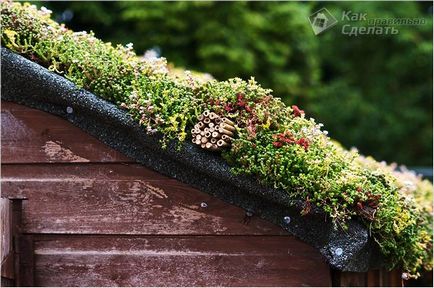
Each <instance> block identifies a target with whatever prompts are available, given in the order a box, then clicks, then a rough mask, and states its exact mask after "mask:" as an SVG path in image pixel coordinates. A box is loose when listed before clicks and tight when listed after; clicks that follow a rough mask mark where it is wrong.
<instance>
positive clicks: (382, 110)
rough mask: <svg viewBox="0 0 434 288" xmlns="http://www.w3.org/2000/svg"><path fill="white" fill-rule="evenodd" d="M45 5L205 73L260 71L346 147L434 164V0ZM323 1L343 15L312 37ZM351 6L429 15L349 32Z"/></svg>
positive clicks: (386, 14) (77, 25)
mask: <svg viewBox="0 0 434 288" xmlns="http://www.w3.org/2000/svg"><path fill="white" fill-rule="evenodd" d="M43 5H49V7H50V9H52V10H53V11H55V15H56V18H57V19H59V20H61V21H63V20H65V21H68V20H69V21H70V22H69V23H68V25H70V26H71V28H73V29H76V30H77V31H81V30H90V29H92V30H94V31H95V33H96V35H97V36H98V37H100V38H102V39H104V40H107V41H112V42H113V43H123V44H127V43H129V42H131V41H132V42H134V45H135V49H136V51H137V52H138V53H143V52H144V51H146V50H148V49H155V50H157V51H159V52H160V53H161V54H162V55H163V56H165V57H167V58H168V59H169V60H170V61H171V62H173V63H175V64H176V65H177V66H183V67H187V68H188V69H194V70H198V71H207V72H209V73H211V74H212V75H213V76H214V77H216V79H219V80H225V79H228V78H231V77H240V78H242V79H245V80H246V79H249V77H250V75H255V78H256V79H257V81H258V82H260V83H261V84H262V85H264V87H270V88H272V89H273V91H274V96H277V97H280V98H282V100H283V101H284V102H285V103H287V104H291V105H292V104H297V105H299V106H301V107H304V108H305V109H306V110H307V111H309V114H310V115H312V116H313V117H314V118H316V119H320V120H321V122H323V123H324V124H325V125H326V126H327V128H328V130H329V131H330V135H332V136H333V137H334V138H335V139H337V140H339V141H340V142H341V143H342V144H344V145H345V146H346V147H351V146H356V147H358V148H359V149H360V151H361V152H362V153H364V154H370V155H374V156H375V158H376V159H381V160H386V161H398V162H399V163H405V164H407V165H426V166H432V146H433V142H432V139H433V135H432V131H433V127H432V117H433V114H432V108H431V107H432V106H433V103H432V87H433V82H432V27H433V26H432V10H431V11H430V10H429V9H430V7H431V9H432V3H431V2H417V1H406V2H397V3H394V5H392V6H391V5H390V3H386V2H384V1H374V2H363V1H344V2H333V3H332V2H327V3H323V2H318V3H315V2H303V3H302V2H288V1H283V2H282V1H280V2H279V1H277V2H276V1H271V2H270V1H268V2H267V1H263V2H230V3H227V2H226V3H219V2H218V1H216V2H194V1H193V2H176V3H168V2H138V1H126V2H125V1H115V2H108V3H107V2H97V1H91V2H86V3H84V2H59V1H54V2H50V3H43ZM323 7H326V8H327V9H328V10H330V12H331V13H332V14H333V15H334V16H335V17H336V18H337V19H338V21H339V22H338V24H337V25H336V26H334V27H332V28H331V29H330V30H328V31H326V32H324V33H322V34H320V35H318V36H314V34H313V32H312V29H311V27H310V24H309V22H308V21H307V18H308V16H309V15H311V14H312V13H313V12H315V11H317V10H319V9H320V8H323ZM344 11H353V12H354V13H367V17H368V18H410V19H421V18H424V19H425V20H426V23H425V24H424V25H408V26H406V25H399V26H396V27H395V28H396V29H398V30H399V34H396V35H359V36H358V37H348V36H347V35H343V34H342V33H341V29H342V26H343V25H345V24H352V25H358V23H355V22H348V21H345V20H342V17H341V16H342V13H343V12H344ZM71 17H72V19H71ZM360 24H362V25H364V24H365V23H364V22H363V21H362V22H360ZM379 131H381V133H379ZM415 131H417V133H416V132H415ZM390 143H394V144H392V145H391V144H390Z"/></svg>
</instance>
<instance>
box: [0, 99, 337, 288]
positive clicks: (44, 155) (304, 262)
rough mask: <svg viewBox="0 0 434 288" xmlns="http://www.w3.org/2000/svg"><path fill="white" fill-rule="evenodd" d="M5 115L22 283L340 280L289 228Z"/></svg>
mask: <svg viewBox="0 0 434 288" xmlns="http://www.w3.org/2000/svg"><path fill="white" fill-rule="evenodd" d="M1 117H2V141H1V147H2V153H1V158H2V183H1V185H2V197H3V198H5V199H10V200H2V201H10V202H13V203H15V204H12V206H13V207H18V208H16V209H15V210H18V209H19V214H20V215H16V216H15V217H16V218H20V219H19V221H18V220H15V221H18V222H19V233H18V234H17V237H16V239H15V241H16V248H17V250H18V251H16V258H17V259H19V261H20V267H19V268H17V269H15V271H16V272H17V275H15V276H14V275H12V276H11V277H14V278H15V283H16V284H19V285H30V286H31V285H36V286H328V285H330V284H331V276H330V275H331V273H330V270H329V267H328V265H327V264H326V263H325V261H324V259H323V258H322V256H321V255H320V253H319V252H318V251H316V250H315V249H313V248H312V247H310V246H309V245H307V244H305V243H303V242H301V241H299V240H297V239H295V238H294V237H292V236H289V235H287V234H286V232H284V231H283V230H282V229H280V228H279V227H277V226H275V225H273V224H270V223H268V222H266V221H263V220H261V219H258V218H257V217H252V219H249V220H250V221H246V213H245V211H243V210H242V209H240V208H237V207H235V206H232V205H229V204H227V203H224V202H222V201H220V200H218V199H216V198H213V197H211V196H209V195H208V194H206V193H203V192H201V191H199V190H197V189H194V188H192V187H190V186H188V185H185V184H183V183H181V182H179V181H176V180H174V179H171V178H168V177H165V176H163V175H161V174H158V173H156V172H154V171H152V170H150V169H147V168H145V167H143V166H141V165H138V164H136V163H134V162H133V161H131V160H130V159H129V158H127V157H125V156H123V155H121V154H120V153H118V152H116V151H114V150H113V149H111V148H109V147H107V146H105V145H103V144H102V143H100V142H99V141H98V140H96V139H95V138H93V137H91V136H89V135H87V134H86V133H84V132H82V131H81V130H80V129H78V128H76V127H74V126H73V125H72V124H70V123H68V122H67V121H65V120H63V119H60V118H58V117H56V116H53V115H50V114H48V113H45V112H42V111H38V110H34V109H29V108H27V107H24V106H21V105H17V104H13V103H8V102H2V109H1ZM2 203H3V202H2ZM8 203H9V202H8ZM8 205H9V204H8ZM2 213H6V212H3V210H2ZM12 214H13V213H12ZM13 215H15V214H13ZM2 225H3V224H2ZM2 227H3V226H2ZM5 229H9V228H5ZM12 230H13V229H12ZM11 233H17V232H11ZM4 249H6V248H4ZM2 260H3V258H2ZM2 276H3V270H2Z"/></svg>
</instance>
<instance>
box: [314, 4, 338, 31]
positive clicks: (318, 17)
mask: <svg viewBox="0 0 434 288" xmlns="http://www.w3.org/2000/svg"><path fill="white" fill-rule="evenodd" d="M309 22H310V25H311V26H312V29H313V33H315V35H318V34H320V33H321V32H323V31H325V30H327V29H329V28H331V27H332V26H334V25H335V24H336V23H338V20H336V18H335V17H334V16H333V15H332V13H330V12H329V10H327V9H326V8H321V9H320V10H318V11H316V12H315V13H313V14H312V15H310V16H309Z"/></svg>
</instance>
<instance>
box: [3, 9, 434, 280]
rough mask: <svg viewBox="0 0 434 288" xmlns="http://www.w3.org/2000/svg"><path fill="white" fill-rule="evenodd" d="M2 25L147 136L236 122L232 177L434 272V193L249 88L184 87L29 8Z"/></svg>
mask: <svg viewBox="0 0 434 288" xmlns="http://www.w3.org/2000/svg"><path fill="white" fill-rule="evenodd" d="M1 17H2V18H1V25H2V28H3V30H2V37H1V42H2V45H3V46H5V47H7V48H9V49H11V50H13V51H15V52H16V53H19V54H21V55H23V56H25V57H27V58H29V59H31V60H32V61H35V62H37V63H40V64H41V65H43V66H45V67H48V68H49V69H50V70H52V71H54V72H56V73H59V74H61V75H63V76H64V77H66V78H67V79H69V80H71V81H72V82H74V83H75V84H76V85H78V86H80V87H83V88H85V89H88V90H90V91H92V92H93V93H95V94H96V95H98V96H100V97H102V98H104V99H106V100H108V101H111V102H113V103H116V104H117V105H119V106H120V107H122V108H123V109H126V111H127V112H128V113H129V114H130V115H132V117H134V119H136V120H137V121H138V123H140V125H142V126H143V127H144V129H146V131H147V132H148V133H149V134H153V133H156V132H161V133H162V134H163V135H164V136H165V141H167V140H174V139H176V140H177V141H179V142H180V143H182V142H183V141H184V140H186V139H187V138H188V137H189V136H190V132H189V131H190V130H191V128H192V126H193V125H194V124H195V123H196V121H197V117H198V116H199V115H200V114H201V113H202V112H203V111H205V110H211V111H215V112H216V113H218V114H220V115H223V116H225V117H228V118H231V119H233V120H234V121H235V122H236V124H237V127H238V128H237V129H238V137H237V138H236V139H235V140H234V141H233V145H232V147H231V149H230V150H227V151H225V152H224V153H223V157H224V158H225V159H226V160H227V161H228V162H229V163H230V164H231V165H232V166H233V172H234V173H237V174H246V175H253V176H255V177H257V178H258V179H259V180H260V181H261V182H262V183H264V184H266V185H270V186H274V187H276V188H281V189H284V190H285V191H287V193H289V194H290V196H292V197H294V198H298V199H304V200H305V208H304V209H303V211H302V214H308V213H309V212H310V209H311V207H312V205H316V206H318V207H321V208H322V209H323V210H324V212H325V213H326V214H327V215H328V216H329V217H330V218H331V220H332V221H333V223H335V224H336V229H340V228H339V227H342V228H344V229H345V227H346V223H347V220H348V219H350V218H358V219H360V220H361V221H362V222H363V223H365V224H366V226H367V227H368V228H369V229H370V231H371V233H372V237H373V238H374V239H375V241H377V243H378V244H379V246H380V248H381V251H382V252H383V254H384V255H385V257H387V259H388V260H389V264H390V267H396V266H399V267H402V268H403V269H404V270H405V271H407V272H408V273H409V274H410V275H411V276H413V277H417V276H418V274H419V271H421V269H432V208H431V201H432V189H433V187H432V184H431V183H429V182H428V181H426V180H425V181H422V180H421V179H420V178H418V177H416V176H414V175H413V174H411V173H410V172H408V171H404V172H396V171H395V170H394V169H393V167H392V166H387V165H385V164H382V163H378V162H376V161H375V160H373V159H371V158H365V157H362V156H360V155H359V154H358V153H357V151H347V150H345V149H343V148H342V147H341V146H339V145H338V144H336V143H335V142H333V141H332V140H331V139H330V138H329V137H328V136H327V131H325V130H323V125H322V124H321V123H316V122H315V120H314V119H312V118H307V117H306V114H305V112H304V111H303V110H301V109H300V108H299V107H297V106H295V105H292V106H291V107H289V106H286V105H285V104H284V102H282V101H281V100H280V99H279V98H276V97H273V96H271V90H268V89H264V88H262V87H261V86H260V85H259V84H258V83H257V82H256V81H255V80H254V79H253V78H251V79H250V80H249V81H243V80H241V79H239V78H233V79H229V80H227V81H221V82H219V81H216V80H212V79H209V78H206V77H199V78H198V77H195V76H193V74H191V73H188V72H187V73H186V74H185V75H184V76H183V77H178V75H179V73H177V74H176V73H170V72H169V70H168V67H167V65H166V62H165V60H164V59H161V58H152V57H137V56H136V54H135V53H134V52H133V49H132V45H131V44H128V45H126V47H124V46H121V45H118V46H116V47H114V46H112V45H111V44H110V43H104V42H103V41H101V40H99V39H97V38H96V37H94V35H93V34H92V33H86V32H73V31H71V30H69V29H67V28H65V27H64V26H63V25H59V24H57V23H56V22H54V21H52V20H51V19H50V11H48V10H47V9H44V8H42V9H41V10H38V9H37V8H36V6H31V5H29V4H20V3H13V2H2V3H1ZM162 145H163V146H164V145H165V144H164V141H163V143H162Z"/></svg>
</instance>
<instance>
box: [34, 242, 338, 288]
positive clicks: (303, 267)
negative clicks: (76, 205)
mask: <svg viewBox="0 0 434 288" xmlns="http://www.w3.org/2000/svg"><path fill="white" fill-rule="evenodd" d="M35 285H37V286H82V287H84V286H328V285H330V272H329V268H328V265H327V264H326V263H325V262H324V260H323V259H322V257H321V256H320V254H319V253H318V252H317V251H316V250H315V249H314V248H312V247H310V246H309V245H307V244H304V243H302V242H300V241H298V240H296V239H295V238H293V237H290V236H287V237H278V236H256V237H244V236H239V237H236V236H231V237H226V236H198V237H115V236H114V237H107V236H105V237H74V236H72V237H62V236H60V237H59V236H51V237H45V238H40V239H36V240H35Z"/></svg>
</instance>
